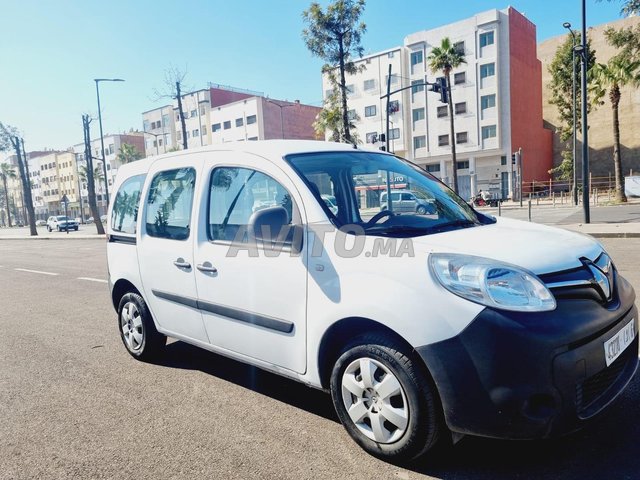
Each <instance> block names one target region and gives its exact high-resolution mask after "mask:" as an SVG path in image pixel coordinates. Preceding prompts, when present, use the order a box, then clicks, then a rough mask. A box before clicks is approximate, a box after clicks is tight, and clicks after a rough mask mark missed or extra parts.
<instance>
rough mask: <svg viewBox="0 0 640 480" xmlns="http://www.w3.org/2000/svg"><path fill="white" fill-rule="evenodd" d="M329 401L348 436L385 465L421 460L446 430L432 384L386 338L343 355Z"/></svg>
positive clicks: (367, 341) (372, 339) (367, 340)
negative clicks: (383, 461) (385, 463)
mask: <svg viewBox="0 0 640 480" xmlns="http://www.w3.org/2000/svg"><path fill="white" fill-rule="evenodd" d="M331 396H332V398H333V404H334V407H335V409H336V412H337V414H338V417H339V418H340V421H341V422H342V424H343V425H344V427H345V429H346V430H347V432H348V433H349V435H351V437H352V438H353V439H354V440H355V441H356V443H358V444H359V445H360V446H361V447H362V448H363V449H364V450H366V451H367V452H369V453H371V454H372V455H375V456H377V457H381V458H384V459H386V460H393V461H407V460H412V459H414V458H417V457H420V456H422V455H423V454H425V453H426V452H427V451H429V450H430V449H431V448H433V447H434V446H435V445H436V444H437V442H438V440H439V438H440V437H441V434H442V432H443V431H444V430H445V429H444V422H443V421H442V415H441V412H440V404H439V401H438V398H437V394H436V391H435V386H434V385H433V382H432V381H431V379H430V378H429V377H428V375H427V374H426V373H425V372H424V371H423V369H422V368H421V366H420V365H417V364H416V363H415V362H414V361H413V360H412V358H411V354H410V353H409V352H407V351H405V349H404V348H403V347H402V346H399V345H397V344H395V342H393V341H391V340H389V339H388V338H386V337H384V336H367V337H363V338H361V339H360V340H359V341H358V342H355V343H353V344H351V345H350V346H348V347H346V348H345V349H344V350H343V352H342V354H341V355H340V357H339V358H338V360H337V362H336V364H335V366H334V368H333V371H332V374H331Z"/></svg>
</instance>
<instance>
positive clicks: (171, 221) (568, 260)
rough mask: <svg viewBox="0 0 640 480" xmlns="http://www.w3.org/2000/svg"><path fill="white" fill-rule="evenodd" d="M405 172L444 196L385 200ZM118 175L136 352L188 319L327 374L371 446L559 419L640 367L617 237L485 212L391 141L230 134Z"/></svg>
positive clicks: (345, 417) (564, 421)
mask: <svg viewBox="0 0 640 480" xmlns="http://www.w3.org/2000/svg"><path fill="white" fill-rule="evenodd" d="M388 175H389V178H402V185H407V184H409V185H411V190H412V191H416V192H421V195H424V197H425V198H429V199H433V204H434V206H435V212H436V213H434V214H433V215H420V214H418V213H416V212H414V213H411V212H403V214H399V213H397V212H396V213H394V212H393V211H389V210H383V211H380V210H379V189H378V188H377V187H378V185H376V183H377V182H378V181H379V180H378V179H379V178H387V176H388ZM394 176H395V177H394ZM356 177H357V182H356ZM398 183H399V182H398ZM392 188H393V186H392ZM400 188H402V187H400ZM114 192H117V193H116V195H115V197H114V201H113V203H112V205H110V208H109V222H108V228H107V236H108V244H107V245H108V246H107V254H108V271H109V283H110V291H111V300H112V303H113V306H114V308H115V310H116V311H117V314H118V328H119V330H120V336H121V338H122V341H123V343H124V345H125V347H126V349H127V351H128V352H129V353H130V354H131V355H132V356H133V357H135V358H137V359H140V360H148V359H151V358H153V357H154V356H156V355H159V354H161V352H162V349H163V346H164V345H165V342H166V337H167V336H170V337H174V338H177V339H180V340H183V341H185V342H188V343H191V344H193V345H196V346H199V347H202V348H204V349H207V350H210V351H213V352H217V353H219V354H222V355H226V356H229V357H231V358H234V359H236V360H239V361H242V362H246V363H249V364H251V365H255V366H257V367H259V368H262V369H265V370H269V371H272V372H276V373H278V374H280V375H284V376H286V377H289V378H292V379H295V380H298V381H300V382H304V383H305V384H307V385H309V386H312V387H315V388H321V389H325V390H328V391H330V392H331V396H332V398H333V403H334V406H335V409H336V411H337V414H338V417H339V418H340V420H341V421H342V423H343V425H344V427H345V429H346V430H347V432H348V433H349V434H350V435H351V436H352V437H353V439H354V440H355V441H356V442H357V443H358V444H359V445H360V446H361V447H362V448H364V449H365V450H366V451H368V452H370V453H371V454H373V455H376V456H379V457H382V458H386V459H389V460H394V461H396V460H400V459H412V458H415V457H418V456H421V455H422V454H425V453H426V452H429V451H430V450H431V449H432V448H433V447H434V446H436V445H437V444H438V443H439V442H441V441H442V442H447V441H451V440H452V439H457V438H459V437H460V436H461V435H464V434H472V435H481V436H488V437H497V438H507V439H516V438H517V439H525V438H526V439H531V438H544V437H548V436H552V435H559V434H562V433H564V432H567V431H571V430H574V429H576V428H579V427H581V426H582V425H583V424H584V423H585V422H586V421H587V420H589V419H590V418H592V417H594V416H595V415H596V414H598V413H599V412H601V411H602V410H604V409H605V407H607V406H608V405H609V404H610V403H611V401H612V400H613V399H614V398H615V397H617V396H618V395H619V394H620V392H622V391H623V389H624V388H625V387H626V385H627V384H628V383H629V381H630V379H631V377H632V376H633V374H634V372H635V370H636V368H637V365H638V333H637V329H638V311H637V309H636V307H635V305H634V301H635V294H634V291H633V289H632V287H631V286H630V284H629V283H628V282H627V281H626V280H625V279H624V278H623V277H622V276H621V275H620V274H619V273H618V271H617V270H616V268H615V267H614V266H613V264H612V263H611V260H610V258H609V257H608V256H607V253H606V252H605V251H604V249H603V247H602V245H601V244H600V243H598V242H597V241H596V240H594V239H593V238H591V237H587V236H584V235H580V234H577V233H572V232H569V231H566V230H560V229H556V228H552V227H548V226H543V225H537V224H533V223H528V222H519V221H515V220H508V219H505V218H498V219H496V218H493V217H490V216H487V215H483V214H482V213H479V212H476V211H475V210H473V208H472V207H470V206H469V205H468V204H467V203H466V202H465V201H464V200H463V199H461V198H460V197H458V196H457V195H456V194H454V193H453V192H452V191H451V190H449V188H448V187H446V186H445V185H444V184H442V183H441V182H440V181H439V180H438V179H436V178H435V177H433V176H432V175H430V174H429V173H427V172H425V171H424V170H422V169H420V168H419V167H416V166H415V165H413V164H411V163H409V162H406V161H404V160H402V159H400V158H397V157H395V156H393V155H390V154H387V153H384V152H379V151H370V150H363V149H360V148H358V149H355V148H353V147H352V146H350V145H344V144H334V143H324V142H311V141H266V142H242V143H238V144H235V145H234V144H229V143H227V144H225V145H224V146H209V147H205V148H202V149H194V150H187V151H181V152H175V153H171V154H167V155H161V156H157V157H152V158H150V159H147V160H141V161H138V162H133V163H130V164H126V165H123V166H122V167H121V168H119V169H118V176H117V179H116V183H115V186H114ZM323 196H325V197H323ZM326 196H332V197H335V199H336V201H337V205H340V208H339V209H338V210H337V212H336V213H335V214H334V213H333V212H331V211H329V210H328V208H327V204H326V201H325V200H326V198H327V197H326ZM254 205H260V206H261V207H260V208H259V209H255V208H254ZM127 380H129V379H127ZM265 420H266V419H265ZM264 428H268V425H265V426H264Z"/></svg>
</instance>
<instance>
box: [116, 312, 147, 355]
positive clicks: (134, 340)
mask: <svg viewBox="0 0 640 480" xmlns="http://www.w3.org/2000/svg"><path fill="white" fill-rule="evenodd" d="M120 329H121V330H122V336H123V337H124V341H125V343H126V344H127V348H128V349H129V350H131V351H132V352H135V351H137V350H140V348H141V347H142V344H143V343H144V328H143V325H142V317H141V316H140V311H139V310H138V307H137V306H136V305H135V303H133V302H127V303H125V304H124V306H123V307H122V313H121V314H120Z"/></svg>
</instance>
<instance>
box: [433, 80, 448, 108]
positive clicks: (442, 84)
mask: <svg viewBox="0 0 640 480" xmlns="http://www.w3.org/2000/svg"><path fill="white" fill-rule="evenodd" d="M436 83H437V84H438V86H439V89H438V91H439V92H440V102H441V103H449V92H448V91H447V79H446V78H445V77H438V78H437V79H436Z"/></svg>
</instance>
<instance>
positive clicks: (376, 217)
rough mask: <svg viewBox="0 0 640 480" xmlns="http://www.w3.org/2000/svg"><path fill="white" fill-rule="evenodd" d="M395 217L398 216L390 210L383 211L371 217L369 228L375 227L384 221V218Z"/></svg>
mask: <svg viewBox="0 0 640 480" xmlns="http://www.w3.org/2000/svg"><path fill="white" fill-rule="evenodd" d="M394 215H396V214H395V213H394V212H392V211H390V210H382V211H380V212H378V213H376V214H375V215H374V216H373V217H371V218H370V219H369V221H368V222H367V226H368V227H370V226H371V225H375V224H376V223H378V222H379V221H380V220H382V219H383V218H384V217H392V216H394Z"/></svg>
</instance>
